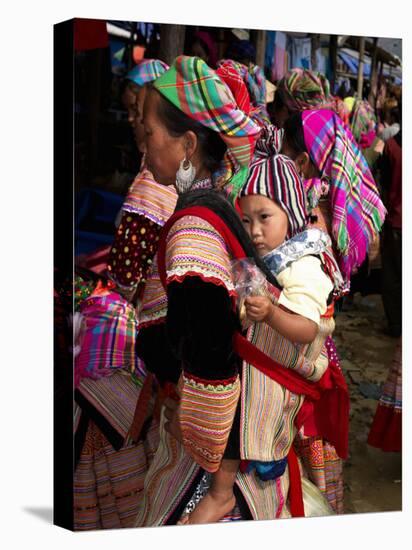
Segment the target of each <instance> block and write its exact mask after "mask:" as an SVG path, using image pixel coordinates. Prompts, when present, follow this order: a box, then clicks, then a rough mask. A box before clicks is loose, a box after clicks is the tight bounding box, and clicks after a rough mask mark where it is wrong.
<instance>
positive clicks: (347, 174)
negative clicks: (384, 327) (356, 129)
mask: <svg viewBox="0 0 412 550" xmlns="http://www.w3.org/2000/svg"><path fill="white" fill-rule="evenodd" d="M282 152H283V153H285V154H287V155H288V156H290V157H291V158H292V159H293V160H294V161H295V163H296V165H297V168H298V171H299V173H300V174H301V175H302V176H303V178H304V181H305V187H306V192H307V195H308V201H309V207H310V209H311V211H312V213H313V214H316V216H317V222H316V224H315V225H319V226H320V227H321V228H324V229H326V230H327V232H328V234H329V235H330V236H331V238H332V242H333V248H334V252H335V255H336V258H337V260H338V264H339V267H340V270H341V272H342V274H343V276H344V279H345V281H346V284H347V286H348V287H349V282H350V277H351V275H352V273H353V271H354V269H355V268H356V267H358V266H359V265H361V263H362V262H363V260H364V258H365V255H366V253H367V250H368V247H369V246H370V244H371V242H373V240H374V238H376V235H377V234H378V232H379V231H380V229H381V227H382V223H383V220H384V217H385V208H384V206H383V204H382V201H381V199H380V197H379V193H378V190H377V188H376V184H375V182H374V180H373V177H372V175H371V173H370V170H369V168H368V165H367V162H366V160H365V159H364V157H363V156H362V154H361V152H360V151H359V148H358V146H357V144H356V142H355V141H354V139H353V136H352V135H351V133H350V132H348V130H347V128H346V127H345V126H344V125H343V124H342V122H341V120H340V118H339V117H338V116H337V115H336V114H335V113H333V111H330V110H323V109H322V110H315V111H303V112H302V113H298V114H296V115H293V116H292V117H290V118H289V119H288V120H287V121H286V123H285V134H284V140H283V145H282ZM329 345H331V346H333V342H329ZM331 353H332V356H333V357H334V360H335V361H337V355H336V351H335V350H334V349H332V350H331ZM301 445H302V447H303V451H302V452H304V450H305V448H306V447H309V446H313V447H316V446H319V451H321V450H322V445H321V443H320V442H319V441H318V440H317V439H314V440H311V439H306V438H304V439H302V442H301ZM308 456H312V457H313V458H314V459H315V457H316V453H315V452H313V453H311V455H308ZM312 472H313V476H316V477H317V476H319V479H318V481H317V485H318V487H320V488H321V487H322V486H323V487H325V488H326V489H325V490H326V493H327V495H328V498H330V502H331V503H332V502H333V501H334V502H335V506H337V508H338V510H339V511H342V505H343V503H342V490H343V487H342V465H341V461H340V459H339V457H338V455H337V454H336V452H335V451H334V449H331V448H330V446H329V445H328V444H327V443H326V442H325V445H324V446H323V452H320V459H318V460H315V461H314V463H313V464H312ZM328 478H329V480H330V479H332V480H335V482H336V483H334V482H330V481H327V479H328ZM312 479H315V478H314V477H312ZM334 485H335V487H334ZM328 493H330V494H328ZM335 509H336V507H335Z"/></svg>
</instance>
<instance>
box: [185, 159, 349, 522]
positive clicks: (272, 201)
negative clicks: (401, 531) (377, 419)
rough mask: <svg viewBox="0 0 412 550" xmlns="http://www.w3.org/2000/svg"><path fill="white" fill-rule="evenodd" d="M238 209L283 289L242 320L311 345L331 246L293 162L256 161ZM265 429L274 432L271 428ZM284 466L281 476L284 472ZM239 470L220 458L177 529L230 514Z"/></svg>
mask: <svg viewBox="0 0 412 550" xmlns="http://www.w3.org/2000/svg"><path fill="white" fill-rule="evenodd" d="M239 207H240V210H241V212H242V222H243V224H244V227H245V228H246V231H247V232H248V234H249V236H250V238H251V239H252V241H253V243H254V245H255V247H256V250H257V252H258V254H259V255H260V256H261V257H262V258H263V260H264V261H265V262H266V264H267V266H268V267H269V269H270V270H271V271H272V273H273V274H274V275H275V277H276V279H277V282H278V283H279V286H280V287H281V288H282V291H281V293H280V296H279V299H278V301H277V303H276V304H275V303H274V301H275V300H273V301H272V300H271V299H270V298H269V297H268V296H262V295H260V296H248V297H247V298H246V300H245V311H246V318H247V319H248V320H249V321H251V322H253V323H264V324H265V328H266V329H267V331H275V332H276V333H277V335H278V336H277V338H281V337H283V338H284V339H286V340H288V341H290V342H292V343H293V344H303V345H305V344H310V343H311V342H313V341H314V340H315V338H316V337H317V335H318V330H319V324H320V317H321V316H322V315H323V314H324V313H325V312H326V310H327V302H328V298H329V296H330V294H331V292H332V290H333V288H334V282H333V277H331V274H330V273H326V270H325V268H324V267H323V262H322V260H321V257H322V256H321V254H322V253H324V252H325V251H326V248H327V246H328V245H330V241H329V238H328V237H327V235H326V234H325V233H323V232H322V231H320V230H318V229H310V230H307V220H308V216H307V212H306V198H305V194H304V190H303V184H302V182H301V180H300V178H299V176H298V174H297V172H296V169H295V166H294V164H293V162H292V161H291V160H290V159H289V158H288V157H285V156H283V155H274V156H271V157H267V156H262V157H261V158H258V159H257V160H255V161H254V162H253V163H252V164H251V166H250V168H249V174H248V178H247V182H246V184H245V185H244V187H243V188H242V190H241V192H240V195H239ZM338 275H339V274H337V276H338ZM256 345H257V346H258V344H256ZM266 352H267V350H266ZM285 366H289V365H285ZM255 421H257V422H261V420H260V419H255ZM267 429H270V430H274V429H275V426H273V427H272V425H269V427H268V428H267ZM290 429H293V428H290ZM290 439H291V441H292V440H293V437H291V438H290ZM283 460H284V468H283V470H281V472H282V473H281V475H283V472H284V469H285V467H286V459H283ZM254 462H255V464H256V465H257V467H256V473H257V475H259V464H260V465H266V467H267V468H270V465H272V464H274V462H271V463H268V462H260V463H258V462H256V461H254ZM279 462H280V461H277V464H279ZM239 465H240V454H239V459H236V460H233V459H227V458H223V460H222V461H221V464H220V468H219V470H218V471H216V472H215V473H214V474H212V480H211V485H210V488H209V490H208V492H207V494H206V495H205V497H204V498H203V499H202V500H201V501H200V503H199V504H198V505H197V507H196V508H195V509H194V511H193V512H191V513H190V514H189V515H184V516H183V517H182V518H181V519H180V521H179V524H187V523H190V524H198V523H210V522H215V521H218V520H219V519H221V518H222V517H224V516H225V515H226V514H227V513H229V512H230V511H231V510H232V509H233V508H234V506H235V503H236V500H235V496H234V491H233V488H234V483H235V479H236V475H237V472H238V470H239ZM276 475H278V474H276ZM261 479H271V478H270V477H269V478H263V477H261ZM272 479H273V478H272Z"/></svg>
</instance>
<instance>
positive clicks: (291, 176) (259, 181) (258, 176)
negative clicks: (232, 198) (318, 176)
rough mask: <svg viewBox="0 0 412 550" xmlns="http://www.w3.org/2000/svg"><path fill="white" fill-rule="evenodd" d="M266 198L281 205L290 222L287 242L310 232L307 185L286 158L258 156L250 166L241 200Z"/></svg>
mask: <svg viewBox="0 0 412 550" xmlns="http://www.w3.org/2000/svg"><path fill="white" fill-rule="evenodd" d="M249 195H263V196H264V197H267V198H268V199H271V200H272V201H274V202H275V203H277V204H278V205H279V206H280V207H281V208H283V210H284V211H285V212H286V214H287V216H288V220H289V230H288V234H287V235H286V238H287V239H290V238H292V237H293V236H295V235H296V234H297V233H301V232H302V231H304V229H306V226H307V223H308V213H307V209H306V196H305V190H304V187H303V182H302V180H301V178H300V177H299V174H298V172H297V170H296V167H295V163H294V162H293V161H292V160H291V159H290V158H289V157H286V156H285V155H280V154H276V155H272V156H267V155H263V154H262V155H257V156H256V158H255V159H254V160H253V162H252V163H251V165H250V166H249V174H248V177H247V180H246V183H245V185H244V186H243V187H242V189H241V191H240V193H239V198H241V197H247V196H249Z"/></svg>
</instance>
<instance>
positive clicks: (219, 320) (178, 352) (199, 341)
mask: <svg viewBox="0 0 412 550" xmlns="http://www.w3.org/2000/svg"><path fill="white" fill-rule="evenodd" d="M238 329H239V322H238V320H237V318H236V315H235V314H234V313H233V311H232V305H231V301H230V297H229V294H228V292H227V290H226V288H224V287H221V286H216V285H214V284H212V283H207V282H205V281H203V280H202V279H201V278H200V277H187V278H186V279H185V280H184V281H183V282H181V283H177V282H173V283H171V284H170V285H169V286H168V315H167V334H168V338H169V341H170V343H171V346H172V350H173V353H174V355H175V356H176V357H177V358H178V359H179V360H180V361H181V362H182V363H183V365H184V367H183V368H184V370H185V371H186V372H187V373H190V374H193V375H195V376H197V377H199V378H204V379H207V380H224V379H227V378H230V377H232V376H235V375H236V374H237V373H238V358H237V355H236V354H235V353H234V351H233V345H232V338H233V333H234V332H235V331H236V330H238Z"/></svg>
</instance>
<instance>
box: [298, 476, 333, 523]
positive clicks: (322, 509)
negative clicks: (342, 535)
mask: <svg viewBox="0 0 412 550" xmlns="http://www.w3.org/2000/svg"><path fill="white" fill-rule="evenodd" d="M301 479H302V497H303V505H304V508H305V518H316V517H322V516H333V515H335V512H334V510H333V509H332V507H331V505H330V504H329V502H328V501H327V499H326V498H325V497H324V496H323V494H322V493H321V491H320V490H319V489H318V487H316V485H314V484H313V483H312V482H311V481H309V480H308V479H307V478H306V477H303V476H302V478H301Z"/></svg>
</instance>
